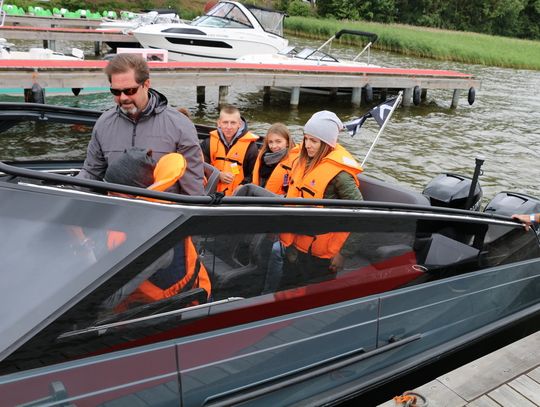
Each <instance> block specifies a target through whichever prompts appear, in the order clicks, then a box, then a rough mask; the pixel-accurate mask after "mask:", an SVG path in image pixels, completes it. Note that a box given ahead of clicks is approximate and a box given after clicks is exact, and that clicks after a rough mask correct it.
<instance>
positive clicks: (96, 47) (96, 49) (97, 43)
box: [94, 41, 101, 57]
mask: <svg viewBox="0 0 540 407" xmlns="http://www.w3.org/2000/svg"><path fill="white" fill-rule="evenodd" d="M94 55H95V56H96V57H97V56H99V55H101V41H94Z"/></svg>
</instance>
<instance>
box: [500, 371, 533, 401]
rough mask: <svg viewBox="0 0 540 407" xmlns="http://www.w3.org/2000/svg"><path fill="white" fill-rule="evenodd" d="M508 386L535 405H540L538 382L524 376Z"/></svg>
mask: <svg viewBox="0 0 540 407" xmlns="http://www.w3.org/2000/svg"><path fill="white" fill-rule="evenodd" d="M508 385H509V386H510V387H512V388H513V389H514V390H515V391H517V392H518V393H520V394H522V395H523V396H525V397H526V398H528V399H529V400H531V401H532V402H533V403H535V404H538V405H540V383H538V382H537V381H535V380H533V379H531V378H530V377H529V376H527V375H522V376H519V377H518V378H517V379H515V380H512V381H511V382H510V383H508Z"/></svg>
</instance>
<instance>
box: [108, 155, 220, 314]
mask: <svg viewBox="0 0 540 407" xmlns="http://www.w3.org/2000/svg"><path fill="white" fill-rule="evenodd" d="M186 165H187V164H186V160H185V159H184V157H183V156H182V155H181V154H178V153H169V154H166V155H164V156H163V157H161V158H160V160H159V161H158V162H157V164H156V167H155V169H154V183H153V184H152V185H150V186H149V187H148V189H150V190H153V191H165V190H167V189H168V188H169V187H171V186H172V185H174V183H176V182H177V181H178V180H179V179H180V178H181V177H182V175H184V173H185V171H186ZM138 198H140V199H145V200H149V201H154V202H156V201H157V202H165V201H160V200H157V199H152V198H146V197H138ZM125 240H126V234H125V233H124V232H119V231H109V232H108V236H107V247H108V248H109V250H113V249H114V248H116V247H118V246H119V245H121V244H123V243H124V242H125ZM184 251H185V265H184V267H185V271H186V273H185V275H184V277H182V279H181V280H179V281H177V282H176V283H175V284H173V285H171V286H170V287H168V288H166V289H161V288H159V287H157V286H156V285H154V284H152V283H151V282H150V281H148V280H146V281H143V282H142V283H141V284H140V285H139V287H137V289H136V290H135V291H134V292H133V293H131V294H130V295H129V296H128V298H126V299H125V300H124V301H123V302H122V303H120V304H119V305H118V306H117V311H123V310H125V309H127V308H129V304H131V303H141V302H142V303H148V302H153V301H157V300H161V299H163V298H168V297H171V296H173V295H176V294H179V293H181V292H183V291H188V290H190V289H192V288H195V287H200V288H204V289H205V290H206V292H207V293H208V296H210V293H211V289H212V285H211V283H210V278H209V276H208V272H207V271H206V268H205V267H204V264H202V263H201V261H200V260H199V256H198V253H197V250H196V249H195V245H194V244H193V241H192V240H191V238H190V237H186V238H185V239H184ZM178 267H181V266H180V265H178ZM158 272H159V271H158Z"/></svg>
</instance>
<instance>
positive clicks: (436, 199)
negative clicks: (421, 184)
mask: <svg viewBox="0 0 540 407" xmlns="http://www.w3.org/2000/svg"><path fill="white" fill-rule="evenodd" d="M475 162H476V166H475V168H474V175H473V177H472V178H469V177H464V176H462V175H458V174H448V173H447V174H441V175H438V176H436V177H435V178H434V179H433V180H432V181H431V182H430V183H429V184H428V185H427V186H426V188H425V189H424V191H423V194H424V196H426V197H427V198H428V199H429V201H430V203H431V205H432V206H443V207H446V208H454V209H466V210H472V211H478V210H480V202H481V200H482V197H483V196H484V193H483V192H482V187H481V186H480V184H479V183H478V178H479V177H480V175H481V167H482V164H484V157H483V156H478V157H477V158H476V159H475Z"/></svg>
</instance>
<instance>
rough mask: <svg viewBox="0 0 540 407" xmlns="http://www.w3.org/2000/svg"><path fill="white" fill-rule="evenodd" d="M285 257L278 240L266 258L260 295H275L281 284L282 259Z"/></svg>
mask: <svg viewBox="0 0 540 407" xmlns="http://www.w3.org/2000/svg"><path fill="white" fill-rule="evenodd" d="M284 257H285V247H284V246H283V245H282V244H281V242H280V241H279V240H278V241H276V242H274V244H273V245H272V251H271V252H270V257H269V258H268V269H267V271H266V280H265V282H264V288H263V291H262V293H263V294H268V293H275V292H276V290H277V289H278V287H279V284H280V282H281V275H282V274H283V259H284Z"/></svg>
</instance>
